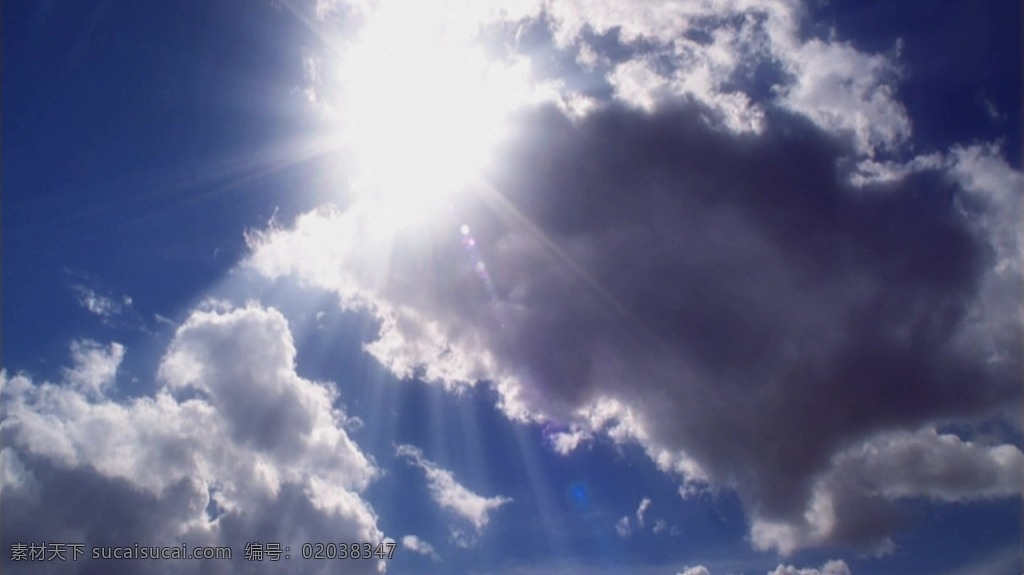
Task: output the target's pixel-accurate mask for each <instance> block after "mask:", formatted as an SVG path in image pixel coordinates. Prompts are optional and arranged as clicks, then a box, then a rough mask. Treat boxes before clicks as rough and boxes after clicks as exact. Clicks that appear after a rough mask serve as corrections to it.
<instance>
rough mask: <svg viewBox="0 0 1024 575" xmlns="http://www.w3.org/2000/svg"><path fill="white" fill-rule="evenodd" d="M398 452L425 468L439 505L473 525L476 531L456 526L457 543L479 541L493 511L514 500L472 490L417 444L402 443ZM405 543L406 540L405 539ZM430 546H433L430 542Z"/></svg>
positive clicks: (425, 473)
mask: <svg viewBox="0 0 1024 575" xmlns="http://www.w3.org/2000/svg"><path fill="white" fill-rule="evenodd" d="M395 453H396V455H398V456H399V457H403V458H405V459H406V460H408V461H409V463H411V464H413V465H415V466H416V467H419V468H420V469H421V470H423V473H424V475H426V477H427V488H428V490H429V491H430V497H431V498H432V499H433V500H434V502H435V503H437V505H438V506H439V507H441V508H442V509H444V510H446V511H448V512H450V513H452V514H453V515H454V516H456V517H457V518H459V519H460V520H462V521H464V522H466V523H468V524H469V525H470V527H472V529H473V532H472V533H469V532H467V531H465V530H464V529H462V528H461V527H459V526H454V527H452V539H453V541H454V542H455V544H456V545H459V546H461V547H468V546H472V545H473V544H475V542H476V541H477V539H478V537H479V536H480V533H481V531H482V530H483V528H484V527H486V526H487V523H488V522H489V521H490V514H491V512H492V511H494V510H495V509H498V508H499V507H501V506H503V505H505V504H507V503H511V502H512V499H510V498H508V497H502V496H493V497H484V496H482V495H479V494H477V493H474V492H472V491H470V490H469V489H467V488H466V487H465V486H464V485H462V484H461V483H459V482H458V481H456V480H455V477H454V476H453V475H452V473H451V471H448V470H447V469H443V468H441V467H438V465H437V464H436V463H434V462H433V461H430V460H428V459H426V458H424V457H423V452H422V451H420V449H419V448H417V447H413V446H411V445H399V446H398V447H397V448H396V449H395ZM403 544H405V541H404V540H403ZM427 548H429V545H428V546H427Z"/></svg>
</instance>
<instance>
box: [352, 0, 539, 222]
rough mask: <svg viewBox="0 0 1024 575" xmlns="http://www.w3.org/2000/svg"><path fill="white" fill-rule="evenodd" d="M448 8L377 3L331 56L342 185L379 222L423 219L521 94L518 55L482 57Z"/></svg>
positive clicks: (525, 92)
mask: <svg viewBox="0 0 1024 575" xmlns="http://www.w3.org/2000/svg"><path fill="white" fill-rule="evenodd" d="M443 7H444V5H442V8H443ZM448 7H449V8H450V9H449V10H444V9H439V8H438V5H437V4H436V3H431V2H425V1H422V0H421V1H416V0H413V1H385V2H381V3H380V4H378V5H376V8H375V9H374V10H373V11H371V12H370V13H369V14H368V18H367V21H366V25H365V27H364V28H363V29H362V30H360V32H359V34H358V36H357V37H356V39H355V41H354V42H353V43H352V44H350V45H349V46H348V47H347V48H346V50H345V54H344V59H343V62H342V63H341V70H340V74H339V79H340V82H341V87H340V89H339V100H340V101H339V102H338V106H337V109H338V111H339V112H340V118H339V119H340V123H341V125H342V126H343V128H342V131H343V139H344V144H345V147H346V148H347V149H348V150H349V151H350V153H351V155H352V156H351V157H352V159H353V160H354V164H355V173H354V174H353V175H352V178H351V189H352V191H353V193H354V194H355V197H356V199H357V201H361V202H372V203H373V204H375V206H376V208H377V209H376V211H377V212H378V213H380V214H381V217H380V218H379V219H382V220H387V221H386V222H381V223H382V225H387V226H389V227H397V228H404V227H407V226H409V225H412V224H415V223H416V222H418V221H423V220H425V219H427V218H429V217H430V216H431V215H435V214H436V213H437V211H438V209H439V208H442V207H444V206H445V205H447V204H448V203H449V202H450V201H452V200H453V198H454V197H455V196H456V195H458V194H460V193H463V192H465V191H466V190H467V188H469V187H471V185H472V183H473V182H474V180H475V179H476V178H477V176H478V175H479V173H480V171H481V170H482V169H483V168H484V167H485V166H486V165H487V163H488V162H489V161H490V160H491V159H492V158H491V151H492V149H493V147H494V144H495V143H496V142H497V141H498V139H499V138H500V136H501V133H502V128H503V126H504V123H505V120H506V118H507V117H508V115H509V113H510V112H511V111H513V110H515V109H516V108H518V107H520V106H521V105H523V104H525V103H526V102H528V101H529V100H530V98H531V89H530V83H529V82H528V77H529V66H528V62H526V61H525V60H519V61H515V62H511V63H510V62H493V61H489V60H488V59H487V57H486V56H485V54H484V50H483V49H482V47H481V46H479V45H478V44H477V42H476V32H477V29H476V27H477V25H476V24H475V23H474V18H473V17H472V16H473V15H471V16H470V17H467V16H464V15H462V14H463V13H462V12H460V11H459V10H457V8H459V6H457V5H452V4H448ZM475 16H479V15H478V14H477V15H475ZM477 22H479V20H477Z"/></svg>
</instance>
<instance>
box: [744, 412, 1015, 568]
mask: <svg viewBox="0 0 1024 575" xmlns="http://www.w3.org/2000/svg"><path fill="white" fill-rule="evenodd" d="M1022 482H1024V453H1022V452H1021V451H1020V449H1018V448H1017V447H1016V446H1014V445H1009V444H1002V445H981V444H977V443H973V442H970V441H964V440H962V439H960V438H959V437H957V436H955V435H949V434H946V435H940V434H938V433H937V432H936V431H935V430H934V429H931V428H926V429H922V430H920V431H918V432H916V433H906V432H894V433H885V434H880V435H877V436H875V437H873V438H871V439H869V440H867V441H865V442H863V443H862V444H860V445H858V446H855V447H851V448H849V449H847V450H844V451H842V452H840V453H838V454H837V455H835V456H834V457H833V458H832V464H831V466H830V468H829V470H828V471H827V473H825V474H824V475H823V476H822V477H820V478H819V479H818V480H817V481H816V482H815V485H814V488H813V496H812V497H811V498H810V500H809V501H808V504H807V508H806V510H805V513H804V517H803V521H802V522H773V521H768V520H764V519H762V518H760V517H757V516H755V518H754V520H753V522H752V525H751V538H752V541H753V543H754V545H755V546H756V547H758V548H759V549H766V550H767V549H772V550H775V551H777V552H779V553H781V554H783V555H788V554H790V553H792V552H793V551H795V550H797V549H801V548H804V547H810V546H815V545H819V544H822V543H824V542H826V541H829V540H832V539H836V538H840V537H842V536H843V535H844V533H845V532H851V533H852V532H857V531H858V530H859V529H860V527H861V525H863V524H864V523H865V522H873V521H875V517H876V516H877V514H878V513H879V512H880V508H879V504H880V503H882V502H884V501H894V500H899V499H908V498H925V499H930V500H933V501H943V502H966V501H972V500H978V499H992V498H1004V497H1013V496H1015V495H1018V494H1019V493H1020V486H1021V484H1022ZM871 544H872V545H873V547H874V551H875V553H877V554H886V553H889V552H891V551H892V550H893V543H892V541H891V540H889V539H887V538H882V539H878V540H875V541H873V542H871ZM802 573H803V572H801V574H802Z"/></svg>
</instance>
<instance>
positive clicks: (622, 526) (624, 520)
mask: <svg viewBox="0 0 1024 575" xmlns="http://www.w3.org/2000/svg"><path fill="white" fill-rule="evenodd" d="M615 532H616V533H618V534H619V537H622V538H626V537H629V536H630V535H632V534H633V525H632V524H631V523H630V521H629V516H628V515H623V516H622V517H620V518H619V520H618V521H616V522H615Z"/></svg>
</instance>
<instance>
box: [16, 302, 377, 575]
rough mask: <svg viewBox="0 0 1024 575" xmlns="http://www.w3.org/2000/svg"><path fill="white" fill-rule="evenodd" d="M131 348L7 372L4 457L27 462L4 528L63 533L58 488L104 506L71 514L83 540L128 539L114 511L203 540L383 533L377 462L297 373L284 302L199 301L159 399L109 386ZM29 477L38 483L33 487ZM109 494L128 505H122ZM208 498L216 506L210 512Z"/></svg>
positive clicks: (165, 534) (167, 534) (161, 531)
mask: <svg viewBox="0 0 1024 575" xmlns="http://www.w3.org/2000/svg"><path fill="white" fill-rule="evenodd" d="M122 353H123V348H120V347H118V346H116V344H112V345H111V346H110V347H109V348H106V349H104V348H102V347H100V346H99V345H98V344H93V343H90V344H81V343H79V344H78V347H77V348H76V349H74V348H73V353H72V355H73V359H74V362H75V366H74V367H72V368H70V369H68V370H65V372H64V380H63V381H61V382H59V383H49V382H43V383H35V382H33V381H32V380H30V379H29V378H28V377H26V376H23V375H16V376H14V377H11V378H9V379H8V378H7V376H6V373H5V374H4V382H3V395H4V415H3V429H4V433H5V437H7V438H9V447H8V448H7V449H5V451H7V450H8V449H9V450H13V451H10V452H7V453H6V454H5V455H4V461H5V463H6V462H10V461H21V462H22V465H21V466H20V467H19V466H17V465H15V466H12V467H11V469H12V470H13V471H12V473H11V474H9V476H5V480H4V482H5V494H4V495H5V506H8V507H5V511H7V510H10V511H11V513H12V519H11V520H10V521H8V522H6V524H7V525H8V526H9V528H10V526H17V528H18V529H29V530H31V529H34V528H39V529H51V530H53V531H52V533H53V534H54V536H57V535H59V534H61V533H65V530H66V527H65V526H62V525H61V522H62V521H67V519H66V518H65V519H62V513H63V512H62V511H60V509H62V507H61V506H62V501H65V500H67V499H69V498H72V499H78V498H83V499H82V500H81V501H78V502H77V503H75V505H78V506H82V505H84V506H86V508H87V506H88V505H103V506H104V511H103V512H100V511H99V510H98V509H97V512H96V513H94V514H92V513H86V514H84V515H80V516H77V519H76V520H75V522H73V523H74V524H75V525H81V529H82V531H81V532H78V534H77V536H76V537H74V539H76V540H87V541H88V542H89V543H90V544H98V543H99V542H101V541H104V540H108V539H110V538H111V537H124V535H119V533H120V525H110V524H108V523H106V522H107V521H122V522H124V521H127V522H129V524H133V525H136V526H137V528H138V530H139V532H138V533H136V534H135V535H137V536H139V537H153V538H154V540H172V539H179V538H181V537H186V538H187V539H188V540H190V541H194V542H195V544H199V543H204V544H217V543H218V542H227V543H228V544H237V541H239V540H252V539H264V538H265V539H267V540H277V541H282V542H285V543H286V544H288V543H293V544H295V545H297V544H299V543H298V542H300V541H301V540H310V539H311V538H313V536H315V535H322V533H323V532H328V531H329V532H330V533H331V534H332V537H343V538H345V539H351V540H353V541H370V542H377V541H380V540H381V539H382V533H381V532H380V530H379V529H378V528H377V526H376V516H375V514H374V512H373V510H372V508H371V507H370V506H369V505H368V504H367V503H366V502H365V501H364V500H363V499H362V498H361V497H360V495H359V493H360V492H361V491H362V490H363V489H365V488H366V486H367V485H368V484H369V482H370V481H371V480H372V479H373V478H374V477H375V476H376V474H377V469H376V468H375V466H374V465H373V464H372V462H371V461H370V460H369V459H367V457H366V456H365V455H364V454H363V453H361V452H360V450H359V449H358V447H357V446H356V445H355V444H354V443H352V441H351V440H350V439H349V438H348V436H347V435H346V433H345V431H344V428H343V424H344V421H345V417H344V414H343V413H342V412H340V411H338V410H337V409H336V408H335V407H334V406H333V403H334V400H335V399H336V395H335V392H334V391H333V389H332V388H331V387H329V384H322V383H317V382H312V381H309V380H306V379H303V378H301V377H300V376H298V375H297V374H296V373H295V364H294V360H295V349H294V345H293V343H292V338H291V334H290V332H289V329H288V325H287V323H286V322H285V320H284V318H283V317H282V316H281V314H280V313H278V312H277V311H276V310H273V309H266V308H262V307H259V306H255V305H250V306H248V307H245V308H232V309H223V308H221V309H213V308H211V307H204V308H200V309H198V310H196V311H194V312H193V313H192V315H191V316H190V317H189V318H188V320H186V322H185V323H184V324H183V325H182V326H181V327H180V328H178V330H177V333H176V334H175V337H174V339H173V341H172V342H171V344H170V347H169V349H168V351H167V354H166V355H165V357H164V359H163V361H162V363H161V366H160V370H159V374H160V375H159V377H160V381H161V382H162V383H163V386H162V387H160V388H159V389H158V390H157V391H156V392H155V393H154V394H153V395H150V396H140V397H135V398H130V399H113V398H111V397H110V396H108V394H107V391H108V389H109V384H108V382H109V380H110V378H112V376H113V372H114V370H116V365H117V362H118V361H120V355H121V354H122ZM37 469H42V470H44V471H45V470H47V469H49V470H50V471H46V472H45V473H42V474H40V473H36V470H37ZM69 483H70V484H77V485H78V487H77V488H75V489H69V488H68V485H67V484H69ZM30 484H31V485H33V486H34V487H33V489H34V490H35V492H36V493H37V495H38V496H33V495H32V493H30V490H27V489H25V488H24V487H25V486H26V485H30ZM12 486H13V487H12ZM103 493H105V494H106V495H105V496H101V495H100V494H103ZM111 497H113V498H114V500H115V501H119V502H120V503H118V504H117V505H114V507H112V508H111V507H109V506H111V505H112V503H111V501H110V500H108V499H109V498H111ZM211 500H212V501H215V502H216V506H217V507H218V508H219V509H220V511H221V513H220V514H219V515H218V516H216V517H211V516H210V515H208V507H209V505H210V501H211ZM108 511H109V512H108ZM14 517H18V518H21V519H22V520H20V521H19V520H16V519H13V518H14ZM27 517H37V518H38V517H44V518H46V520H45V521H39V520H33V521H29V520H27V519H26V518H27ZM83 518H84V519H83ZM118 518H120V519H118ZM82 521H84V522H85V523H82ZM48 522H49V523H53V525H50V524H49V523H48ZM69 524H71V523H69ZM268 529H270V530H269V531H268ZM321 530H323V531H321ZM33 533H34V532H33ZM33 533H28V532H25V533H20V535H24V536H26V537H28V536H31V535H33ZM65 534H66V533H65ZM35 535H36V536H38V534H35ZM115 543H116V542H115ZM122 544H123V543H122ZM221 544H223V543H221ZM293 547H294V545H293ZM371 563H372V565H371ZM363 567H365V568H367V569H369V570H371V571H374V572H376V571H377V570H378V569H383V567H384V564H383V562H381V563H377V562H368V563H367V565H364V566H363ZM311 568H312V567H311Z"/></svg>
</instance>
